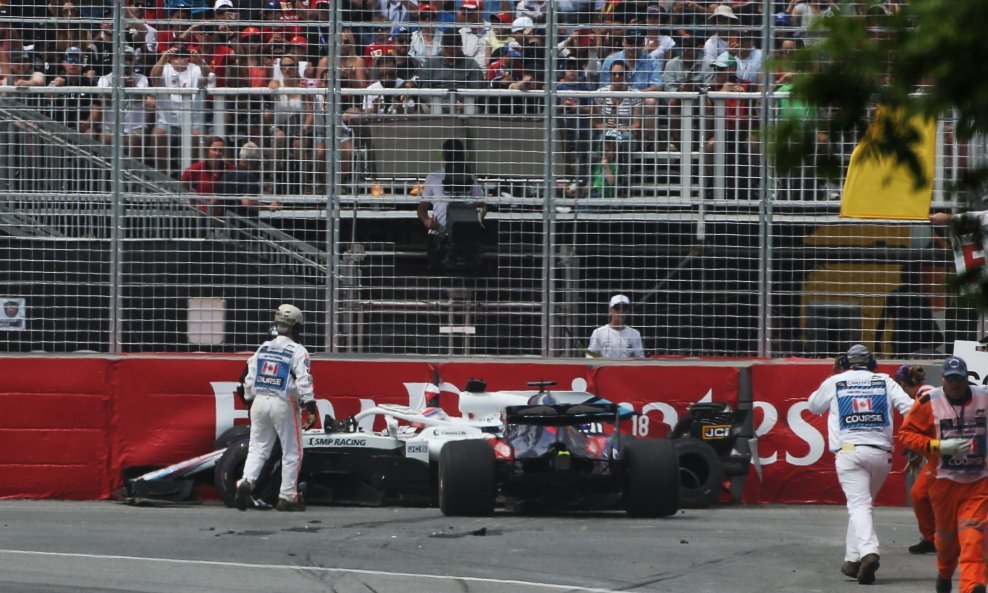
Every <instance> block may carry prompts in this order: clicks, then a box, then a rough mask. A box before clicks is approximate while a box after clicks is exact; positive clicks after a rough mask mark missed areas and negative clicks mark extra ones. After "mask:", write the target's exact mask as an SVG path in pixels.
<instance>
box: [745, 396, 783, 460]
mask: <svg viewBox="0 0 988 593" xmlns="http://www.w3.org/2000/svg"><path fill="white" fill-rule="evenodd" d="M751 407H752V411H754V410H761V411H762V421H761V423H760V424H759V425H758V426H756V427H755V436H756V437H759V438H761V437H762V436H764V435H766V434H768V433H769V432H771V431H772V429H773V428H775V425H776V423H777V422H778V421H779V412H778V410H776V409H775V406H773V405H772V404H770V403H768V402H760V401H756V402H752V405H751ZM778 460H779V455H778V454H777V453H772V454H771V455H769V456H768V457H761V456H759V458H758V461H759V462H760V463H761V464H762V465H763V466H764V465H769V464H772V463H775V462H776V461H778Z"/></svg>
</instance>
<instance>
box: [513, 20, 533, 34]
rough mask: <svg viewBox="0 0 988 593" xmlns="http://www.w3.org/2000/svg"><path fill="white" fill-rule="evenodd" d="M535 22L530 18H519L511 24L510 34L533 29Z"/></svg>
mask: <svg viewBox="0 0 988 593" xmlns="http://www.w3.org/2000/svg"><path fill="white" fill-rule="evenodd" d="M534 28H535V21H533V20H532V17H530V16H520V17H518V18H516V19H515V20H514V22H512V23H511V32H512V33H517V32H519V31H524V30H525V29H534Z"/></svg>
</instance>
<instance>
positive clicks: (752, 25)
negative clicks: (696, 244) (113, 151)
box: [0, 0, 898, 204]
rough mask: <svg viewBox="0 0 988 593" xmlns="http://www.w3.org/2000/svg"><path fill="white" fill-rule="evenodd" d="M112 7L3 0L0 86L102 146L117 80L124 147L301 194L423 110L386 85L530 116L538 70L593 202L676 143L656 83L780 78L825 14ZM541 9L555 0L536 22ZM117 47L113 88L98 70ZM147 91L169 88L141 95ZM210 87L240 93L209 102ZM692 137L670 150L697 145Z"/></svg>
mask: <svg viewBox="0 0 988 593" xmlns="http://www.w3.org/2000/svg"><path fill="white" fill-rule="evenodd" d="M112 4H113V3H111V2H109V1H108V0H52V1H50V2H47V3H46V2H33V1H27V0H7V2H5V3H4V4H3V5H2V6H0V85H4V86H13V87H22V86H39V87H40V86H51V87H66V91H65V92H64V93H57V94H55V93H52V94H45V95H43V96H41V99H39V100H40V101H43V103H41V105H42V106H43V112H44V113H46V114H47V115H49V116H50V117H51V118H52V119H54V120H56V121H57V122H60V123H62V124H64V125H66V126H68V127H70V128H72V129H74V130H76V131H78V132H79V133H82V134H87V135H89V136H91V137H92V138H93V139H94V140H95V141H98V142H101V143H104V144H108V143H110V142H112V141H113V139H114V138H115V137H116V135H117V134H115V129H114V126H115V125H117V124H116V122H115V121H114V118H113V117H111V115H112V112H111V111H110V110H109V109H110V104H109V103H110V97H111V96H110V95H109V94H106V93H105V92H98V91H97V92H91V91H87V87H93V88H96V89H107V88H113V87H116V86H119V85H120V84H122V86H124V87H125V88H126V89H127V92H126V93H125V95H124V101H123V104H122V112H123V113H122V117H121V118H120V121H119V125H120V126H121V129H120V130H119V132H120V137H121V138H122V141H123V142H124V146H125V150H126V154H127V155H128V156H130V157H132V158H135V159H141V160H143V161H144V162H146V163H147V164H148V165H150V166H154V167H156V168H158V169H160V170H162V171H165V172H167V173H169V174H172V175H174V176H175V177H176V178H181V179H182V181H183V182H184V183H186V185H187V187H189V188H190V191H196V192H197V193H213V192H217V191H219V190H220V189H221V188H223V187H237V188H243V187H245V185H246V186H249V187H250V188H252V191H253V190H254V189H256V190H257V191H260V192H266V193H314V194H317V193H320V192H323V191H324V190H325V181H324V180H323V178H324V177H325V176H326V175H325V173H326V164H325V162H326V160H327V158H326V157H327V151H329V150H331V149H334V148H335V150H337V151H338V155H339V163H340V164H339V168H340V170H341V171H342V173H343V174H344V176H345V175H347V174H348V173H349V172H350V170H351V168H352V166H353V165H352V160H353V158H352V155H353V154H354V149H355V143H356V142H358V141H359V139H360V133H361V126H362V125H364V124H365V123H366V122H368V121H373V120H374V118H375V117H378V116H386V115H402V116H407V115H418V114H427V113H430V112H432V105H430V102H429V99H428V98H427V97H423V96H422V95H421V93H415V92H408V93H405V92H403V91H405V90H412V89H426V90H436V91H439V90H444V91H459V90H470V91H475V92H474V93H465V94H463V96H456V98H455V99H454V100H453V101H452V102H450V103H447V104H446V106H445V107H444V109H452V110H454V111H457V112H463V111H464V110H465V109H467V104H468V103H470V102H473V106H472V107H471V108H472V109H475V110H477V111H476V112H484V113H489V114H512V115H530V116H542V115H543V111H544V107H543V106H542V105H543V103H542V102H543V101H544V99H545V94H544V92H545V90H546V86H547V85H550V86H552V87H553V88H554V89H555V91H556V94H555V95H554V97H555V100H556V101H557V105H556V109H557V117H558V118H559V122H560V126H559V128H560V140H561V142H562V146H563V147H564V151H565V154H564V156H563V159H564V161H565V165H566V168H567V171H568V175H569V177H571V178H572V179H573V180H574V181H575V183H574V184H573V185H572V186H571V191H573V192H575V194H577V195H587V193H590V194H591V195H597V196H598V197H613V196H616V195H618V194H619V193H620V187H621V186H622V180H621V178H620V176H621V174H622V171H625V170H627V165H628V163H627V160H626V159H627V158H628V155H630V154H632V153H634V152H636V151H649V150H652V151H654V150H670V151H674V150H678V149H679V148H677V145H678V143H679V142H680V140H681V137H680V133H681V129H682V123H681V120H680V116H681V114H682V112H683V104H682V102H681V101H680V100H679V99H662V100H660V99H659V98H657V97H656V95H655V94H654V92H655V91H682V92H705V91H707V90H721V91H731V92H757V91H760V90H761V89H762V88H763V86H764V85H770V88H771V89H777V88H780V87H782V86H784V85H786V84H787V83H788V81H789V75H788V74H787V73H785V72H783V73H778V74H776V75H775V76H774V78H773V80H770V81H767V80H764V74H763V72H764V69H763V63H764V61H765V60H766V58H767V57H768V56H769V55H785V54H786V53H787V52H791V51H792V50H794V49H796V48H798V47H799V46H801V45H802V44H804V43H811V42H813V41H814V35H816V33H815V28H814V25H815V24H816V23H817V22H819V21H820V19H824V18H826V17H827V15H829V14H832V13H834V12H835V11H837V10H840V8H839V7H838V5H837V4H836V3H834V2H831V1H829V0H805V1H800V0H791V1H783V2H779V1H773V2H772V3H771V5H772V10H773V11H774V12H773V14H772V15H763V14H762V12H761V11H762V8H763V2H761V1H751V0H721V1H719V2H718V1H713V0H558V1H557V2H548V1H547V0H373V1H372V0H340V1H339V2H330V1H329V0H280V1H277V0H126V2H125V8H124V10H125V13H124V14H123V19H122V20H123V24H124V35H123V38H124V41H123V44H122V46H121V47H119V48H115V47H114V43H113V30H112V22H113V21H112V18H111V17H112ZM550 7H554V8H555V10H556V11H557V12H556V14H555V15H553V17H554V18H553V19H551V20H550V21H549V24H553V27H551V28H550V27H547V17H548V16H549V15H548V14H547V11H548V10H549V9H550ZM897 8H898V3H897V2H894V1H891V2H881V1H878V2H867V3H865V2H862V3H861V5H860V7H859V11H860V12H861V13H862V14H864V15H866V16H879V17H880V16H881V15H887V14H890V13H891V12H893V11H895V10H897ZM333 10H336V11H337V12H336V14H335V15H334V14H332V13H331V11H333ZM769 20H770V21H771V22H772V23H773V24H774V28H773V30H774V34H773V36H772V37H771V39H770V45H771V46H770V47H767V48H766V47H763V38H762V26H763V24H764V23H765V22H766V21H769ZM337 25H338V29H337V30H338V31H339V34H338V36H337V37H336V43H335V44H331V40H332V31H333V27H334V26H337ZM547 39H548V40H549V42H550V44H551V45H552V47H548V46H547ZM331 45H335V46H336V49H337V52H336V58H335V59H336V63H335V64H333V63H331V62H330V49H331ZM117 55H119V56H120V58H121V59H122V68H120V69H119V70H118V73H119V74H120V75H121V77H122V83H118V81H116V80H115V79H114V76H115V73H114V68H113V66H114V62H115V59H116V56H117ZM549 58H552V59H551V60H550V59H549ZM549 64H554V65H556V67H555V68H554V69H553V70H552V71H550V70H549ZM550 78H551V80H550ZM332 87H336V88H339V89H341V91H340V93H339V94H338V95H337V99H338V100H337V101H335V102H334V101H330V100H329V99H328V95H327V93H318V92H316V91H311V90H309V89H320V88H332ZM152 88H153V89H175V92H174V93H169V92H167V91H164V92H162V91H157V90H156V91H155V92H150V91H149V92H146V93H142V92H141V90H142V89H152ZM213 88H234V89H243V92H242V93H236V94H234V95H224V96H223V98H222V101H223V102H222V103H218V101H220V100H221V99H220V96H219V95H217V94H215V93H211V92H209V91H210V90H212V89H213ZM182 89H199V90H201V92H188V91H185V92H182ZM361 89H366V90H364V91H363V92H347V91H353V90H361ZM484 89H490V90H497V91H517V92H518V94H517V96H515V95H514V93H512V92H507V93H502V92H498V93H488V94H487V95H485V94H484V93H483V92H482V91H483V90H484ZM372 91H381V92H379V93H374V92H372ZM583 91H598V92H597V93H592V94H590V93H585V92H583ZM638 93H641V96H636V95H637V94H638ZM650 93H651V94H650ZM454 96H455V95H454ZM217 105H220V106H222V109H217ZM333 105H335V108H336V109H337V111H336V113H334V114H332V117H329V116H330V114H329V112H328V110H329V109H330V107H331V106H333ZM754 111H755V110H754V108H751V109H746V107H745V104H744V102H743V101H741V100H735V102H734V106H733V108H732V107H731V106H729V108H728V118H732V122H729V131H730V132H731V134H732V136H731V140H732V141H733V142H735V143H736V145H738V146H740V145H743V144H744V142H745V138H746V137H747V135H748V134H750V132H751V130H752V126H753V124H752V123H751V122H753V121H754V122H757V119H756V118H754V117H752V116H753V114H754ZM333 122H336V123H335V124H334V123H333ZM331 125H333V126H335V129H334V130H333V131H334V132H335V134H332V135H331V134H330V133H329V132H328V131H329V130H330V129H332V128H329V126H331ZM708 129H710V128H709V127H708ZM218 133H222V135H223V136H224V137H223V138H215V136H216V135H217V134H218ZM190 136H191V138H192V140H193V142H192V145H193V147H194V151H195V157H196V158H195V160H196V161H199V160H200V157H201V162H196V163H195V164H194V165H193V167H195V168H194V169H193V168H188V170H185V171H183V170H182V169H184V168H186V167H182V166H181V162H180V161H179V150H178V147H179V146H180V145H181V144H182V142H183V139H186V140H187V139H188V138H189V137H190ZM331 137H335V139H336V141H337V146H336V147H332V146H329V145H328V142H330V138H331ZM704 140H708V142H707V143H706V144H699V143H698V144H697V146H696V147H685V148H686V149H688V150H698V151H701V152H702V151H704V150H706V151H710V150H712V149H713V148H712V146H710V145H709V139H704ZM244 146H248V150H247V151H242V150H241V149H242V148H243V147H244ZM242 154H247V155H251V158H257V159H258V160H263V161H264V162H265V164H266V166H265V168H266V169H267V171H268V173H269V175H268V177H267V181H266V182H264V183H261V182H258V183H249V184H244V183H239V182H238V183H226V184H224V183H222V181H223V177H224V176H225V175H226V174H227V171H232V170H241V169H243V168H245V167H246V168H248V169H251V168H253V169H256V168H257V165H256V164H250V163H241V162H239V161H240V159H239V158H238V155H242ZM186 164H188V163H186ZM190 180H198V181H190ZM248 202H250V203H254V204H257V203H258V202H257V201H256V200H254V201H250V200H247V199H246V198H244V200H243V204H247V203H248ZM238 203H239V202H238Z"/></svg>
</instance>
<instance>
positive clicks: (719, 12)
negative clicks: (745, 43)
mask: <svg viewBox="0 0 988 593" xmlns="http://www.w3.org/2000/svg"><path fill="white" fill-rule="evenodd" d="M719 16H720V17H724V18H725V19H731V20H732V21H736V20H738V15H736V14H734V11H733V10H731V7H730V6H728V5H727V4H720V5H718V6H717V8H715V9H714V11H713V13H711V15H710V16H708V17H707V20H708V21H709V20H710V19H715V18H717V17H719Z"/></svg>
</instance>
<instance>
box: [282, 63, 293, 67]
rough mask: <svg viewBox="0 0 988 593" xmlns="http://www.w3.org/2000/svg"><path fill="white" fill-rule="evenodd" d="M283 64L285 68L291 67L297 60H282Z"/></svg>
mask: <svg viewBox="0 0 988 593" xmlns="http://www.w3.org/2000/svg"><path fill="white" fill-rule="evenodd" d="M281 65H282V66H284V67H285V68H291V67H292V66H294V65H295V62H282V63H281Z"/></svg>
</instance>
